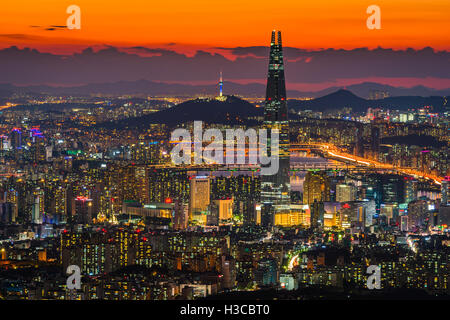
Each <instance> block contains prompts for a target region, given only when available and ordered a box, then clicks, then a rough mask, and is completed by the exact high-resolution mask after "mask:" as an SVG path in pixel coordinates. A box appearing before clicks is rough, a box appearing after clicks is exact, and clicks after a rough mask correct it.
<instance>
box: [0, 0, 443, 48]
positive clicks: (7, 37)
mask: <svg viewBox="0 0 450 320" xmlns="http://www.w3.org/2000/svg"><path fill="white" fill-rule="evenodd" d="M72 4H76V5H78V6H79V7H80V8H81V30H68V29H66V28H62V27H61V26H65V24H66V19H67V17H68V16H69V14H67V13H66V9H67V7H68V6H69V5H72ZM372 4H376V5H378V6H379V7H380V8H381V30H369V29H368V28H367V27H366V19H367V17H368V16H369V15H368V14H367V13H366V9H367V7H368V6H369V5H372ZM449 12H450V2H449V1H448V0H438V1H433V2H430V1H425V0H412V1H406V0H391V1H388V0H378V1H376V2H374V1H365V0H363V1H361V0H350V1H345V2H342V1H331V0H319V1H314V2H313V3H304V2H302V1H292V0H287V1H280V2H274V1H268V0H260V1H253V0H252V1H245V2H242V1H238V0H230V1H227V2H212V1H209V0H195V1H179V0H168V1H162V2H156V1H154V2H152V3H151V4H150V3H149V2H148V1H144V0H129V1H127V2H123V1H104V0H98V1H92V0H76V1H74V0H71V1H65V0H64V1H54V0H44V1H39V2H36V1H30V0H18V1H14V2H9V3H2V10H1V11H0V29H1V30H2V31H1V32H0V48H5V47H9V46H13V45H15V46H18V47H21V48H23V47H30V48H36V49H39V50H41V51H46V52H55V53H70V52H74V51H80V50H81V49H82V48H85V47H87V46H95V45H113V46H124V47H126V46H147V47H166V48H172V49H173V50H177V51H181V52H186V53H190V52H195V51H196V50H197V49H201V48H215V47H239V46H262V45H267V40H268V39H267V38H268V32H269V31H270V30H272V29H274V28H276V29H280V30H282V31H283V44H284V46H290V47H298V48H306V49H320V48H345V49H352V48H360V47H368V48H376V47H383V48H394V49H405V48H409V47H411V48H415V49H420V48H423V47H432V48H434V49H435V50H450V44H449V43H450V42H449V40H450V39H449V38H450V35H449V32H448V30H450V15H449Z"/></svg>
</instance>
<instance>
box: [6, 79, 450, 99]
mask: <svg viewBox="0 0 450 320" xmlns="http://www.w3.org/2000/svg"><path fill="white" fill-rule="evenodd" d="M341 89H345V90H349V91H351V92H353V93H354V94H356V95H357V96H359V97H362V98H369V95H370V94H371V92H373V91H385V92H388V93H389V94H390V96H392V97H395V96H423V97H427V96H448V95H450V88H449V89H443V90H435V89H431V88H427V87H424V86H416V87H412V88H402V87H393V86H389V85H383V84H379V83H373V82H363V83H360V84H354V85H350V86H347V87H345V88H344V87H329V88H326V89H324V90H320V91H299V90H293V89H289V84H288V91H287V95H288V98H302V97H312V98H318V97H322V96H324V95H328V94H331V93H333V92H335V91H338V90H341ZM265 90H266V85H265V84H262V83H248V84H239V83H235V82H229V81H225V82H224V92H225V93H232V94H234V95H241V96H255V97H263V96H264V95H265ZM14 93H29V94H32V95H36V96H39V95H45V94H47V95H75V96H89V95H95V94H101V95H151V96H165V95H166V96H195V95H216V94H217V93H218V86H217V85H216V84H210V85H190V84H177V83H164V82H156V81H149V80H137V81H117V82H107V83H92V84H86V85H79V86H64V87H58V86H47V85H31V86H15V85H12V84H9V83H3V84H1V83H0V99H6V98H8V97H10V96H11V95H12V94H14Z"/></svg>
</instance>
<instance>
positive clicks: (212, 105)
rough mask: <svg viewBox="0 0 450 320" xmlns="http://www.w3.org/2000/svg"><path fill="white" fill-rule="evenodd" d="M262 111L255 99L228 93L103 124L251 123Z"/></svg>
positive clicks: (112, 126) (116, 125)
mask: <svg viewBox="0 0 450 320" xmlns="http://www.w3.org/2000/svg"><path fill="white" fill-rule="evenodd" d="M262 115H263V108H256V107H255V106H254V105H252V104H251V103H249V102H247V101H245V100H242V99H239V98H237V97H235V96H227V97H225V99H224V100H223V101H221V100H216V99H195V100H189V101H185V102H183V103H180V104H178V105H176V106H174V107H172V108H170V109H166V110H162V111H158V112H155V113H151V114H147V115H144V116H141V117H136V118H129V119H125V120H120V121H115V122H107V123H101V124H99V125H100V126H104V127H111V128H122V129H123V128H127V127H128V128H135V127H142V126H146V125H148V124H150V123H166V124H169V125H176V124H179V123H185V122H190V121H194V120H201V121H204V122H208V123H225V124H249V121H248V120H247V118H248V117H254V116H262ZM250 122H251V121H250Z"/></svg>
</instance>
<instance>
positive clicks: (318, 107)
mask: <svg viewBox="0 0 450 320" xmlns="http://www.w3.org/2000/svg"><path fill="white" fill-rule="evenodd" d="M444 104H445V99H444V98H443V97H418V96H403V97H390V98H385V99H379V100H367V99H364V98H361V97H358V96H357V95H355V94H354V93H352V92H350V91H348V90H343V89H341V90H338V91H336V92H333V93H330V94H328V95H325V96H323V97H320V98H316V99H312V100H295V99H290V100H288V107H289V109H290V110H291V109H293V110H294V111H299V110H312V111H321V112H324V111H331V110H337V109H342V108H351V109H352V110H353V111H354V112H366V111H367V109H368V108H384V109H394V110H407V109H412V108H419V107H423V106H433V110H434V111H436V112H441V111H443V108H444Z"/></svg>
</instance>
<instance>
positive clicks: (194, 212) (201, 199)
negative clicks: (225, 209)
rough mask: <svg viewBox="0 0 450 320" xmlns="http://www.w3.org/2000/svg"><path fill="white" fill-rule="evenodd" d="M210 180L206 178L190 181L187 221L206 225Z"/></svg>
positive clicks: (196, 178)
mask: <svg viewBox="0 0 450 320" xmlns="http://www.w3.org/2000/svg"><path fill="white" fill-rule="evenodd" d="M210 190H211V187H210V180H209V178H208V177H206V176H196V177H193V178H192V179H191V184H190V198H189V220H190V221H193V220H196V221H197V222H198V223H200V224H202V225H205V224H206V218H207V217H206V211H207V209H208V206H209V204H210Z"/></svg>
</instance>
